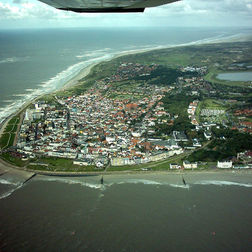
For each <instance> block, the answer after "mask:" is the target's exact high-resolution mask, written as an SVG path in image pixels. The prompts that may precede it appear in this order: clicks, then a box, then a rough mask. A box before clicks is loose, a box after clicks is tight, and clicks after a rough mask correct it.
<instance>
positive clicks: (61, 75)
mask: <svg viewBox="0 0 252 252" xmlns="http://www.w3.org/2000/svg"><path fill="white" fill-rule="evenodd" d="M251 33H252V31H251V30H241V29H236V30H235V29H228V30H227V29H206V28H204V29H203V28H201V29H199V28H134V29H133V28H123V29H118V28H117V29H112V28H107V29H105V28H102V29H101V28H100V29H99V28H92V29H91V28H83V29H80V28H78V29H48V30H46V29H45V30H10V31H6V30H0V122H1V121H2V120H3V119H4V118H5V117H7V116H8V115H10V114H11V113H13V112H14V111H15V110H17V109H18V108H19V107H20V106H21V105H22V104H23V103H24V102H25V101H27V100H30V99H32V98H34V97H36V96H38V95H40V94H42V93H48V92H51V91H53V90H56V89H58V88H60V87H62V86H63V85H64V83H66V82H67V81H68V80H70V79H71V78H72V77H73V76H75V75H76V74H77V73H78V72H79V71H80V70H81V69H83V68H85V67H86V66H88V65H90V64H92V63H94V62H99V61H102V60H108V59H111V58H112V57H113V56H115V55H117V54H118V53H122V52H127V51H134V50H139V49H147V48H164V47H169V46H177V45H181V44H188V43H189V44H194V43H206V42H209V41H222V40H223V39H225V38H230V39H239V38H242V37H244V36H247V35H248V34H251Z"/></svg>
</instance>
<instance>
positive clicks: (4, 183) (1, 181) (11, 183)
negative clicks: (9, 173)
mask: <svg viewBox="0 0 252 252" xmlns="http://www.w3.org/2000/svg"><path fill="white" fill-rule="evenodd" d="M0 184H3V185H16V184H15V183H13V182H11V181H9V180H6V179H2V178H0Z"/></svg>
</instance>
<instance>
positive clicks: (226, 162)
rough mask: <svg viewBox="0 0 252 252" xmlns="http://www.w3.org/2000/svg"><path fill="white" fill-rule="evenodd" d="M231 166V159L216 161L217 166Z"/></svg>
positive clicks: (226, 167) (225, 167) (227, 167)
mask: <svg viewBox="0 0 252 252" xmlns="http://www.w3.org/2000/svg"><path fill="white" fill-rule="evenodd" d="M232 167H233V162H232V161H218V162H217V168H222V169H230V168H232Z"/></svg>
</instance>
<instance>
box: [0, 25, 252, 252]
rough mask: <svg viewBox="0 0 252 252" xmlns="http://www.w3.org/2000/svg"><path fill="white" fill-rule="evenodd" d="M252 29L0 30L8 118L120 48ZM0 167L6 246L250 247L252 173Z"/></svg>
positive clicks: (1, 87)
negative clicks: (34, 171)
mask: <svg viewBox="0 0 252 252" xmlns="http://www.w3.org/2000/svg"><path fill="white" fill-rule="evenodd" d="M251 34H252V31H251V30H245V29H221V28H220V29H206V28H201V29H198V28H155V29H154V28H152V29H151V28H150V29H148V28H144V29H141V28H134V29H132V28H128V29H126V28H121V29H112V28H110V29H104V28H103V29H98V28H92V29H90V28H89V29H87V28H86V29H84V28H83V29H79V28H78V29H49V30H11V31H7V30H1V31H0V122H1V121H2V120H4V118H5V117H7V116H8V115H10V114H11V113H13V112H14V111H16V110H17V109H18V108H19V107H20V106H21V105H22V104H23V103H24V102H25V101H27V100H30V99H32V98H34V97H36V96H37V95H40V94H43V93H48V92H51V91H53V90H57V89H58V88H60V87H62V86H63V85H64V83H65V82H67V81H68V80H70V79H71V78H73V77H74V76H75V75H76V74H77V73H78V72H79V71H80V70H81V69H83V68H84V67H87V66H88V65H90V64H92V63H94V62H100V61H102V60H108V59H111V58H112V57H113V56H115V55H117V54H118V53H122V52H126V51H134V50H139V49H147V48H164V47H171V46H178V45H186V44H200V43H207V42H211V41H225V40H229V39H231V40H243V39H246V37H247V36H248V35H251ZM184 178H185V180H186V182H187V185H186V186H185V185H183V182H182V176H181V175H179V174H177V175H176V174H166V173H160V174H134V175H129V174H124V175H109V176H104V185H101V184H100V177H98V176H92V177H80V178H69V177H66V178H63V177H49V176H39V175H37V176H35V177H34V178H33V179H31V180H29V181H28V182H27V183H25V184H23V182H24V181H25V180H26V179H27V174H26V173H22V172H18V171H8V172H7V173H5V174H3V175H0V251H1V252H2V251H3V252H5V251H6V252H10V251H14V252H21V251H32V252H33V251H36V252H37V251H88V252H89V251H90V252H95V251H99V252H102V251H104V252H107V251H108V252H110V251H112V252H114V251H115V252H120V251H132V252H134V251H141V252H149V251H150V252H152V251H153V252H158V251H160V252H164V251H197V252H198V251H204V252H205V251H228V252H230V251H235V252H237V251H243V252H244V251H252V225H251V223H252V198H251V195H252V174H251V173H250V172H247V173H237V172H235V173H221V172H220V173H213V174H203V173H202V174H189V173H188V174H186V175H184Z"/></svg>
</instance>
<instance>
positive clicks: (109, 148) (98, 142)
mask: <svg viewBox="0 0 252 252" xmlns="http://www.w3.org/2000/svg"><path fill="white" fill-rule="evenodd" d="M158 67H159V66H158V65H156V64H151V65H149V66H145V65H141V64H133V63H127V62H123V63H121V64H120V65H119V66H118V69H117V71H116V73H115V74H112V75H111V76H108V77H106V78H103V79H99V80H97V81H95V84H94V85H93V86H92V87H91V88H89V89H88V91H86V92H83V93H82V94H80V95H72V96H67V97H66V96H59V95H57V94H55V95H54V96H53V98H52V99H51V100H50V101H46V100H43V99H40V100H38V101H36V102H34V103H33V104H32V105H31V106H29V108H27V109H26V111H25V113H24V114H23V120H22V124H21V127H20V130H19V133H18V139H17V144H16V148H15V153H16V154H15V155H20V157H22V159H23V160H28V159H31V160H32V159H36V158H38V157H50V158H62V159H68V160H72V163H73V165H78V166H94V167H95V169H106V168H107V167H109V166H116V167H118V166H119V167H120V166H127V165H137V164H146V163H149V162H154V161H160V160H166V159H168V158H170V157H173V156H179V155H181V154H182V155H183V154H186V156H189V157H190V154H191V153H192V152H193V151H195V150H197V149H199V150H201V149H203V148H204V147H205V146H206V145H208V144H209V143H210V142H211V140H212V139H213V138H214V137H213V135H212V131H211V128H212V127H215V128H216V127H217V128H220V127H222V126H224V127H228V126H227V124H229V122H230V119H229V118H230V116H229V114H228V113H227V112H226V109H225V106H224V105H223V104H221V105H220V104H217V105H216V104H215V107H214V108H213V107H212V106H211V105H212V103H213V102H212V101H211V97H209V99H208V100H207V104H205V103H206V101H205V100H204V101H200V96H201V95H202V93H204V92H205V93H207V94H212V96H215V95H216V93H217V92H216V90H215V89H214V88H213V87H212V86H211V85H210V84H209V83H208V82H206V81H205V80H204V79H203V78H202V75H203V74H205V73H206V72H207V67H205V66H204V67H194V66H188V67H185V68H181V69H180V70H181V73H183V74H184V73H194V74H195V73H196V74H197V76H196V77H195V76H191V77H190V76H188V75H185V77H178V78H177V80H176V82H175V83H173V84H172V85H150V84H148V83H146V82H143V83H142V82H140V83H141V85H135V86H134V87H133V88H131V89H129V88H128V87H127V85H126V88H125V87H121V88H120V89H119V90H118V89H114V86H113V85H114V83H117V82H121V81H133V82H134V78H136V77H138V76H141V77H144V78H145V81H146V77H147V80H148V77H150V78H151V74H152V72H153V71H155V70H157V69H158ZM179 92H180V93H181V92H186V93H185V95H186V97H187V100H188V105H187V107H186V108H183V107H181V111H182V110H183V109H185V111H186V117H187V118H188V120H189V121H190V123H191V127H190V129H189V131H186V130H181V129H179V128H176V127H175V128H174V122H176V120H178V119H179V118H180V117H181V119H183V117H182V116H181V114H175V113H173V112H172V111H170V110H169V108H168V109H167V106H166V103H165V98H166V97H167V95H169V94H173V93H175V94H178V93H179ZM225 102H229V101H227V100H226V101H225ZM230 102H233V101H230ZM209 104H210V105H209ZM244 113H249V112H248V111H247V110H245V111H239V110H236V111H235V112H234V115H236V116H240V115H243V114H244ZM163 125H165V127H172V131H171V132H161V133H160V127H161V126H163ZM233 127H234V125H233ZM245 153H247V154H246V155H249V158H251V155H250V154H251V152H249V150H248V151H247V152H245ZM243 154H244V153H243ZM244 155H245V154H244ZM244 155H243V156H244ZM240 156H242V154H240ZM180 163H181V162H180ZM198 163H199V162H198V160H196V161H195V160H194V161H192V162H189V161H188V160H183V164H178V163H170V165H169V167H170V169H179V168H181V166H182V167H183V168H185V169H194V168H197V167H198ZM35 164H36V163H35ZM40 165H41V163H40ZM42 165H43V164H42ZM216 165H217V167H218V168H231V167H233V164H232V161H230V160H224V161H222V160H218V163H217V164H216ZM250 166H251V165H246V166H243V167H247V168H250Z"/></svg>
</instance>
